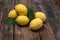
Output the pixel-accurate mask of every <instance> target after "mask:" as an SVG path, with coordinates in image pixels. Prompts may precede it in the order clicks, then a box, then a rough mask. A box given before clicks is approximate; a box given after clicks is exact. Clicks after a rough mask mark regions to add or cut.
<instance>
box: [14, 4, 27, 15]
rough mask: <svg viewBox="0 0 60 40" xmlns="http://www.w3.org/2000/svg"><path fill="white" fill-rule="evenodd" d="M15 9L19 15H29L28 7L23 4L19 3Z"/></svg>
mask: <svg viewBox="0 0 60 40" xmlns="http://www.w3.org/2000/svg"><path fill="white" fill-rule="evenodd" d="M15 10H16V11H17V12H18V15H27V7H26V6H25V5H23V4H17V5H16V6H15Z"/></svg>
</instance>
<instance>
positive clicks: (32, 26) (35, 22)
mask: <svg viewBox="0 0 60 40" xmlns="http://www.w3.org/2000/svg"><path fill="white" fill-rule="evenodd" d="M42 26H43V21H42V20H41V19H40V18H36V19H33V20H32V21H31V22H30V25H29V28H30V29H32V30H38V29H40V28H41V27H42Z"/></svg>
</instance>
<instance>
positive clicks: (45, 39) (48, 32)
mask: <svg viewBox="0 0 60 40" xmlns="http://www.w3.org/2000/svg"><path fill="white" fill-rule="evenodd" d="M43 2H44V1H43V0H40V1H39V0H37V1H36V0H34V1H32V4H33V7H34V8H35V10H36V11H43V12H45V13H46V12H47V11H46V10H45V8H46V7H45V6H47V5H46V4H45V3H44V4H43ZM34 3H35V4H34ZM36 5H37V6H36ZM43 5H44V6H43ZM46 15H47V16H48V14H47V13H46ZM48 18H50V17H49V16H48V17H47V20H48ZM48 24H49V25H47V21H46V23H45V25H44V28H45V29H44V28H42V30H40V38H41V40H56V39H55V36H54V33H53V31H52V29H51V26H50V23H48Z"/></svg>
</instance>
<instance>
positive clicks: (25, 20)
mask: <svg viewBox="0 0 60 40" xmlns="http://www.w3.org/2000/svg"><path fill="white" fill-rule="evenodd" d="M16 22H17V23H18V24H19V25H26V24H28V22H29V18H28V17H27V16H18V17H17V19H16Z"/></svg>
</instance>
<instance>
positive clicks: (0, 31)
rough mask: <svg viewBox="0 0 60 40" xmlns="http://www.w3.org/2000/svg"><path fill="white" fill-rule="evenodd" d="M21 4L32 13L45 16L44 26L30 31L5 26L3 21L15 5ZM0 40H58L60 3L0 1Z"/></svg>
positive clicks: (39, 0) (51, 0)
mask: <svg viewBox="0 0 60 40" xmlns="http://www.w3.org/2000/svg"><path fill="white" fill-rule="evenodd" d="M19 3H22V4H24V5H26V6H27V7H28V9H29V8H32V9H33V10H34V11H43V12H45V13H46V15H47V20H46V22H45V23H44V26H43V27H42V28H41V29H40V30H38V31H32V30H30V29H29V27H28V26H26V27H20V26H18V25H17V24H15V25H10V26H9V25H6V24H5V23H4V20H5V19H7V14H8V12H9V11H10V10H12V9H14V6H15V5H16V4H19ZM0 40H60V1H59V0H0Z"/></svg>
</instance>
